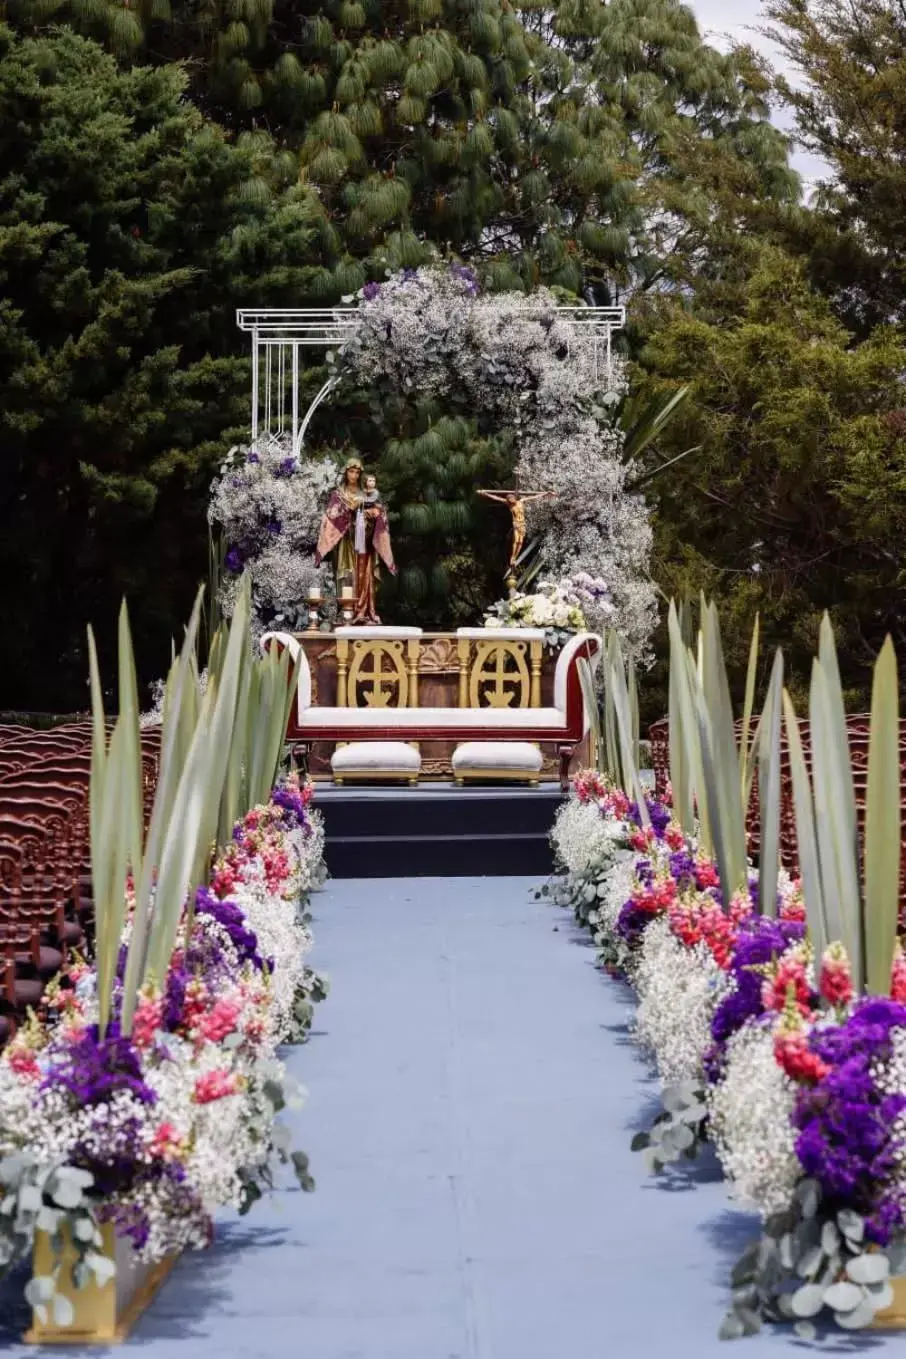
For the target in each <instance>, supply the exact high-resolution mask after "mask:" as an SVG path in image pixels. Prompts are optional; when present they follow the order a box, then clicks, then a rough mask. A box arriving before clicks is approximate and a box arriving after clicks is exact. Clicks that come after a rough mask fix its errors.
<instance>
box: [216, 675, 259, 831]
mask: <svg viewBox="0 0 906 1359" xmlns="http://www.w3.org/2000/svg"><path fill="white" fill-rule="evenodd" d="M254 669H255V666H254V664H253V661H252V657H251V655H250V654H249V653H248V652H247V653H246V654H245V656H244V657H243V664H242V672H241V674H240V677H239V694H238V698H237V700H236V718H235V721H234V723H233V735H232V739H231V741H230V752H229V757H228V760H227V772H226V779H225V780H224V785H223V797H222V798H221V801H220V818H219V822H218V827H217V843H218V845H224V844H226V842H227V840H228V839H229V837H230V835H231V834H232V830H233V827H234V826H235V824H236V822H237V821H238V820H239V819H240V818H241V817H243V816H244V815H245V813H246V812H247V811H248V808H247V807H243V806H242V788H243V772H244V769H245V765H246V763H247V761H248V758H249V721H248V712H249V696H250V693H251V688H252V675H253V672H254Z"/></svg>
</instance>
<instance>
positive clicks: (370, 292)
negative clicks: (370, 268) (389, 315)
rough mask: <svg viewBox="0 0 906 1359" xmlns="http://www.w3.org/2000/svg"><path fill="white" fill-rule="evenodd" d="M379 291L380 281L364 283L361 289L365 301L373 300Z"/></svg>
mask: <svg viewBox="0 0 906 1359" xmlns="http://www.w3.org/2000/svg"><path fill="white" fill-rule="evenodd" d="M380 291H381V285H380V283H366V284H365V286H364V288H363V289H362V296H363V297H364V299H365V301H366V302H373V301H374V299H375V298H376V297H378V296H379V295H380Z"/></svg>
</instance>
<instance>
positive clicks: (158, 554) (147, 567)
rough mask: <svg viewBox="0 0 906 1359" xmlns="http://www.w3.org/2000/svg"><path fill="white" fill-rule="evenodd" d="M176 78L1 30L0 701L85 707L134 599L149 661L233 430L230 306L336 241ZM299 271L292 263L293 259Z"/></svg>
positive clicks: (260, 149)
mask: <svg viewBox="0 0 906 1359" xmlns="http://www.w3.org/2000/svg"><path fill="white" fill-rule="evenodd" d="M184 89H185V81H184V78H183V76H182V75H181V74H180V72H179V71H178V70H177V69H176V68H173V67H168V68H162V69H153V68H150V67H144V68H142V67H136V68H135V69H133V70H130V71H121V70H119V69H118V68H117V65H116V63H115V62H114V61H113V59H112V58H111V57H110V56H109V55H106V54H105V53H104V51H103V50H102V48H100V47H99V46H98V45H97V44H95V43H93V42H91V41H90V40H86V39H84V38H81V37H78V36H77V35H75V34H74V33H72V32H67V31H63V32H60V33H59V34H56V35H54V36H49V37H41V38H37V39H28V40H24V39H22V38H20V37H17V36H15V35H14V34H13V33H11V32H10V31H9V29H7V28H0V283H2V294H3V301H2V304H0V447H2V451H3V472H2V476H0V571H2V572H3V575H4V579H5V580H6V581H7V583H8V587H9V588H7V589H6V590H5V591H4V593H3V609H2V624H3V635H4V638H5V643H4V645H5V652H4V656H5V665H4V669H3V678H2V682H0V696H2V697H0V702H2V703H3V704H5V705H20V706H24V707H28V708H30V709H32V710H36V709H41V708H50V707H58V708H63V709H66V710H71V709H72V708H73V707H74V706H84V704H85V701H86V698H87V691H86V689H85V676H86V673H87V662H86V656H85V624H86V622H87V621H88V620H89V619H90V620H92V621H95V622H96V623H97V624H99V625H100V626H101V627H102V628H103V627H104V625H105V624H107V623H109V622H110V621H111V620H113V619H115V616H116V611H117V605H118V602H119V597H120V596H121V595H122V594H123V593H126V594H127V595H129V596H131V597H132V598H133V599H134V600H135V607H134V609H133V617H134V619H135V621H136V625H137V632H138V638H137V649H138V654H139V663H140V665H141V666H142V667H143V671H144V673H145V674H146V676H147V677H148V678H151V677H153V676H154V675H156V674H159V673H160V672H161V669H162V668H163V667H165V664H166V658H167V655H168V650H169V639H170V635H171V632H172V630H173V629H174V627H175V626H176V623H175V620H178V619H180V618H182V617H184V616H185V615H186V612H187V607H188V602H189V600H190V597H191V594H192V593H194V590H195V588H196V584H197V581H198V580H199V579H200V578H202V577H203V576H204V574H205V567H206V539H205V526H204V511H205V505H206V498H207V488H208V484H209V482H210V478H211V473H212V470H213V469H214V468H215V467H216V465H217V463H218V462H219V460H220V458H221V457H222V455H223V451H224V444H225V440H226V439H227V438H229V437H230V434H231V432H232V433H233V434H238V433H239V432H240V431H241V430H242V429H243V427H244V426H245V425H246V423H247V420H248V390H249V366H248V360H247V358H246V357H245V356H244V355H243V352H242V345H241V338H242V337H241V336H239V335H238V334H237V332H236V328H235V318H234V308H235V307H236V305H237V304H240V303H242V304H246V305H252V306H255V305H268V304H270V305H273V304H274V303H275V302H278V301H279V302H291V301H297V302H300V303H304V302H305V301H306V300H309V299H310V296H311V284H312V280H313V278H314V280H315V281H317V276H318V272H319V270H320V265H319V264H318V254H319V250H320V249H321V248H323V249H324V250H325V251H326V252H327V254H330V253H332V252H335V242H334V240H333V233H332V230H331V228H330V226H329V223H327V222H326V220H325V218H324V215H323V213H322V211H321V209H320V206H319V205H318V203H317V201H316V200H315V199H314V198H313V196H312V195H311V194H310V193H309V192H308V191H307V190H305V189H304V188H301V187H299V186H298V185H297V184H296V182H295V181H296V176H295V167H294V162H293V164H291V165H290V166H289V167H287V166H286V164H285V163H284V161H283V160H282V159H281V156H280V153H279V152H278V151H275V148H274V147H273V146H272V144H271V143H270V142H269V140H268V139H267V138H265V137H263V136H262V135H261V134H257V135H254V136H249V137H247V138H246V139H245V140H244V141H243V142H242V143H241V144H240V145H239V146H232V145H230V143H229V142H228V141H227V140H226V139H225V137H224V135H223V134H222V132H220V131H219V130H218V129H217V128H215V127H212V126H210V125H207V124H205V122H204V120H203V118H202V116H201V114H200V113H199V112H198V111H197V110H196V109H194V108H193V107H192V106H191V104H188V103H186V102H185V100H184V97H183V96H184ZM306 260H308V261H310V264H308V265H306V264H304V261H306Z"/></svg>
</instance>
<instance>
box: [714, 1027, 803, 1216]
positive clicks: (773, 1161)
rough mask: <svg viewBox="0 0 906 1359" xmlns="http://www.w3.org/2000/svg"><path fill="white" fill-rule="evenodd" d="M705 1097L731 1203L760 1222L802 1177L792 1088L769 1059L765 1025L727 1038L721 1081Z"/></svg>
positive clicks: (784, 1202)
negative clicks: (759, 1217)
mask: <svg viewBox="0 0 906 1359" xmlns="http://www.w3.org/2000/svg"><path fill="white" fill-rule="evenodd" d="M707 1098H708V1113H709V1128H710V1133H711V1137H712V1139H713V1142H714V1145H715V1148H716V1151H717V1155H718V1157H719V1158H720V1163H721V1166H722V1167H723V1171H724V1175H725V1176H726V1177H727V1181H728V1184H729V1187H730V1192H731V1194H732V1196H733V1198H734V1199H736V1200H738V1201H739V1202H740V1203H742V1204H743V1205H744V1206H745V1207H750V1208H755V1209H757V1210H758V1212H760V1213H761V1214H762V1215H763V1216H765V1217H767V1216H768V1215H769V1214H770V1213H775V1212H779V1211H781V1210H782V1209H784V1208H786V1207H787V1206H788V1205H789V1203H790V1199H791V1197H792V1193H793V1190H794V1188H795V1185H796V1181H797V1180H798V1179H799V1178H800V1176H801V1174H802V1168H801V1166H800V1164H799V1161H798V1159H797V1157H796V1150H795V1129H794V1128H793V1125H792V1121H791V1120H792V1113H793V1105H794V1100H795V1086H794V1085H793V1082H792V1081H791V1080H790V1078H789V1076H787V1074H786V1073H785V1072H784V1071H783V1070H782V1069H781V1067H780V1066H779V1064H778V1062H777V1060H776V1058H775V1056H774V1035H773V1031H772V1029H771V1028H770V1026H766V1025H763V1024H759V1023H757V1022H755V1023H753V1022H751V1021H750V1022H749V1023H748V1024H745V1025H744V1026H743V1027H742V1028H741V1029H740V1030H739V1032H738V1033H735V1034H734V1035H733V1036H732V1038H731V1039H730V1040H729V1042H728V1044H727V1051H726V1061H725V1067H724V1075H723V1078H722V1079H721V1080H720V1081H719V1082H718V1083H717V1084H716V1085H714V1086H712V1087H710V1089H709V1091H708V1097H707Z"/></svg>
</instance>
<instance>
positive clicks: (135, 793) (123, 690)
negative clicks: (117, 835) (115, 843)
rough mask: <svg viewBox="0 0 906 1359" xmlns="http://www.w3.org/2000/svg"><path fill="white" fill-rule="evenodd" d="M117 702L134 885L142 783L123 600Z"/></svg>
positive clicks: (138, 861) (135, 682) (135, 679)
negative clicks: (120, 726)
mask: <svg viewBox="0 0 906 1359" xmlns="http://www.w3.org/2000/svg"><path fill="white" fill-rule="evenodd" d="M119 699H120V715H119V721H120V722H121V723H122V725H123V730H124V753H123V760H124V777H125V783H124V786H123V788H122V795H123V798H124V807H123V814H124V816H125V817H126V825H127V827H128V831H127V834H128V840H127V845H128V854H129V867H130V868H131V870H132V875H133V878H134V879H135V880H136V881H137V880H138V878H139V876H140V874H141V869H142V841H143V838H144V837H143V824H142V823H143V811H144V808H143V802H144V798H143V793H144V779H143V769H142V755H141V731H140V725H139V707H138V677H137V675H136V672H135V654H134V652H133V649H132V634H131V632H130V630H129V610H128V609H127V607H126V601H125V600H123V603H122V605H121V607H120V616H119Z"/></svg>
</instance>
